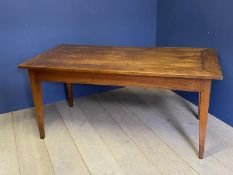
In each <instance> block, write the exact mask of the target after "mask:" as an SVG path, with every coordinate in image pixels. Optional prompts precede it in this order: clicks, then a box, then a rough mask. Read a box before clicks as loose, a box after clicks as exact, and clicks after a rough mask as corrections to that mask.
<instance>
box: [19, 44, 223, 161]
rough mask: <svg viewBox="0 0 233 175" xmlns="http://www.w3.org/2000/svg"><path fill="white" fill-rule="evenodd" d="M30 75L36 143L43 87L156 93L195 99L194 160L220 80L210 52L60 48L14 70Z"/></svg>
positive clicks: (41, 120)
mask: <svg viewBox="0 0 233 175" xmlns="http://www.w3.org/2000/svg"><path fill="white" fill-rule="evenodd" d="M18 67H19V68H26V69H28V72H29V77H30V82H31V87H32V93H33V98H34V104H35V112H36V116H37V122H38V126H39V131H40V138H41V139H43V138H45V131H44V114H43V101H42V90H41V83H42V81H52V82H64V83H65V85H66V92H67V97H68V98H67V99H68V103H69V105H70V106H72V105H73V97H72V83H82V84H96V85H117V86H142V87H157V88H166V89H172V90H184V91H192V92H198V93H199V110H198V112H199V114H198V115H199V158H200V159H202V158H203V154H204V146H205V137H206V126H207V117H208V108H209V98H210V89H211V80H214V79H215V80H221V79H222V78H223V76H222V72H221V68H220V66H219V63H218V59H217V55H216V52H215V50H214V49H205V48H139V47H107V46H81V45H60V46H57V47H55V48H53V49H50V50H48V51H47V52H44V53H42V54H40V55H38V56H36V57H34V58H32V59H31V60H28V61H26V62H24V63H22V64H20V65H19V66H18Z"/></svg>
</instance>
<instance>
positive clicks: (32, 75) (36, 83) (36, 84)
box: [28, 70, 45, 139]
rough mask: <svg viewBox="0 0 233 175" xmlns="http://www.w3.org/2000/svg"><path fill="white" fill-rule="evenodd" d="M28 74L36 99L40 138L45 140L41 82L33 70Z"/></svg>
mask: <svg viewBox="0 0 233 175" xmlns="http://www.w3.org/2000/svg"><path fill="white" fill-rule="evenodd" d="M28 72H29V78H30V83H31V88H32V95H33V99H34V105H35V113H36V118H37V123H38V127H39V131H40V138H41V139H44V138H45V131H44V111H43V100H42V90H41V81H40V80H38V79H37V76H36V74H35V73H34V72H33V71H32V70H28Z"/></svg>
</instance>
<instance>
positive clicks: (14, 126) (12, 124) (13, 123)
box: [10, 112, 22, 174]
mask: <svg viewBox="0 0 233 175" xmlns="http://www.w3.org/2000/svg"><path fill="white" fill-rule="evenodd" d="M10 117H11V123H12V126H13V130H14V141H15V149H16V155H17V162H18V167H19V174H22V173H21V170H20V164H19V155H18V148H17V144H16V136H15V126H14V122H13V119H12V112H11V113H10Z"/></svg>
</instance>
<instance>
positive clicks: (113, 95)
mask: <svg viewBox="0 0 233 175" xmlns="http://www.w3.org/2000/svg"><path fill="white" fill-rule="evenodd" d="M110 94H111V96H112V97H113V98H114V99H115V100H116V101H117V102H118V103H119V104H120V105H123V104H121V103H120V102H119V101H118V99H117V98H115V94H113V93H112V92H110ZM123 106H124V105H123ZM124 107H125V108H126V110H127V111H128V112H129V113H130V114H132V115H133V116H134V117H136V118H137V119H138V120H139V121H140V122H141V123H142V124H143V125H144V126H145V127H146V128H148V129H149V130H150V131H152V133H153V134H154V135H156V136H158V137H159V138H160V140H161V141H162V142H163V143H164V144H165V145H167V146H168V147H169V148H170V149H171V150H172V151H173V152H174V153H175V154H176V155H177V156H178V157H179V158H180V159H182V160H183V161H184V162H185V163H186V164H187V165H188V166H189V167H190V168H191V169H192V170H193V171H194V172H196V173H197V174H200V173H199V172H198V171H197V170H195V169H194V168H193V167H192V166H191V165H190V164H189V163H188V162H187V161H185V160H184V159H183V158H182V157H181V156H180V155H179V154H178V153H177V152H176V151H174V150H173V149H172V148H171V147H170V145H169V144H167V142H165V141H164V139H162V138H161V136H160V135H158V134H156V133H155V132H154V131H153V130H152V129H151V128H150V127H148V126H147V125H146V124H145V123H144V122H143V121H142V120H141V119H140V118H139V117H137V116H136V115H135V114H134V113H133V112H131V110H129V109H128V107H127V106H124Z"/></svg>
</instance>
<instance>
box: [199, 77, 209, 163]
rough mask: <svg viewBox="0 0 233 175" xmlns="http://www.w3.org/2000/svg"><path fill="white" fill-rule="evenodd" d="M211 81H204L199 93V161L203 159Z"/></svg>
mask: <svg viewBox="0 0 233 175" xmlns="http://www.w3.org/2000/svg"><path fill="white" fill-rule="evenodd" d="M210 90H211V80H202V82H201V90H200V93H199V109H198V111H199V112H198V113H199V159H203V155H204V149H205V138H206V128H207V120H208V110H209V99H210Z"/></svg>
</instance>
